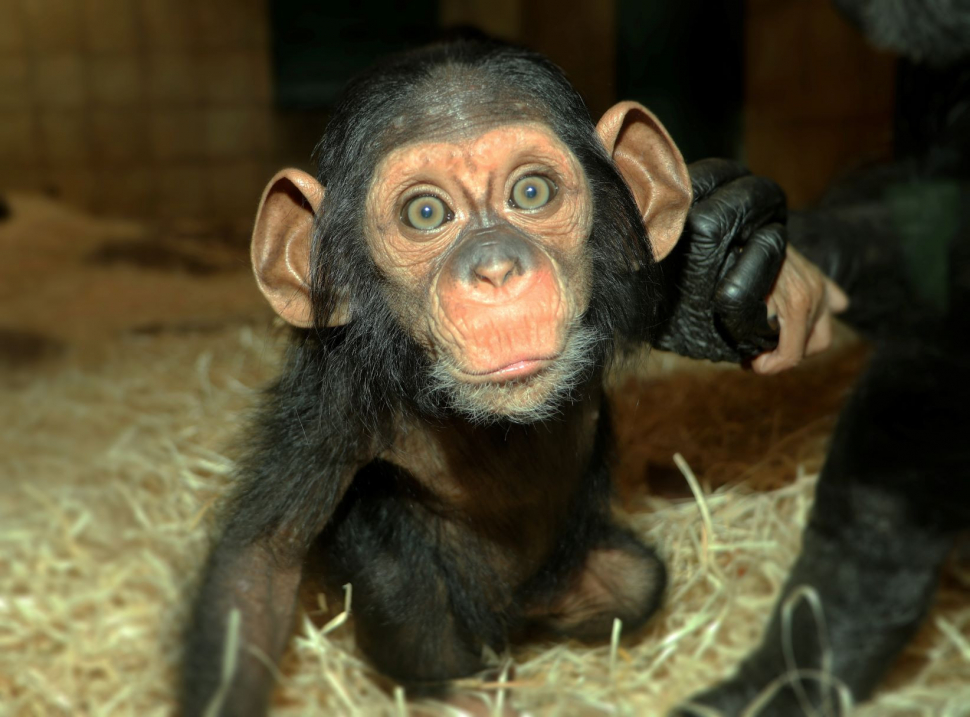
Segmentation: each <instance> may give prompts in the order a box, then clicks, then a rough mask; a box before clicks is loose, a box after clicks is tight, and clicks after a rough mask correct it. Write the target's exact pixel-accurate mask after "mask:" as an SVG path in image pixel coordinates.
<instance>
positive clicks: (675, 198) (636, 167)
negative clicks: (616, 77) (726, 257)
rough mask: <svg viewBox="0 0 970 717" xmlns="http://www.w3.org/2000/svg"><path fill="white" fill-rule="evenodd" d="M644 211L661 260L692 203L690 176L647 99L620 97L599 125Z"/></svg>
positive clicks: (680, 227)
mask: <svg viewBox="0 0 970 717" xmlns="http://www.w3.org/2000/svg"><path fill="white" fill-rule="evenodd" d="M596 132H597V133H598V134H599V136H600V139H601V140H602V141H603V144H604V145H605V146H606V151H607V152H609V153H610V154H611V155H612V157H613V161H614V162H616V166H617V168H618V169H619V170H620V174H621V175H623V179H624V180H626V183H627V186H629V187H630V191H631V192H632V193H633V198H634V199H635V200H636V202H637V206H638V207H639V208H640V213H641V214H642V215H643V223H644V225H645V226H646V227H647V233H648V234H649V236H650V243H651V244H652V245H653V255H654V258H655V259H657V260H658V261H659V260H660V259H663V258H664V257H665V256H667V254H669V253H670V250H671V249H673V248H674V245H675V244H676V243H677V240H678V239H679V238H680V235H681V232H683V230H684V221H685V220H686V219H687V211H688V210H689V209H690V204H691V188H690V175H689V174H688V173H687V165H686V164H684V158H683V157H682V156H681V154H680V150H679V149H677V145H675V144H674V141H673V140H672V139H671V138H670V135H669V134H667V130H665V129H664V126H663V125H662V124H660V120H658V119H657V118H656V117H654V115H653V113H652V112H651V111H650V110H648V109H647V108H646V107H644V106H643V105H641V104H638V103H636V102H620V103H619V104H616V105H613V106H612V107H611V108H610V109H608V110H607V111H606V114H604V115H603V118H602V119H601V120H600V121H599V124H597V125H596Z"/></svg>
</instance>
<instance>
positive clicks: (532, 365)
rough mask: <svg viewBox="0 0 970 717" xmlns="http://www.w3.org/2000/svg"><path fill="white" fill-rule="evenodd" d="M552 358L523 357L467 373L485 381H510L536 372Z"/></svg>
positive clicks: (550, 361)
mask: <svg viewBox="0 0 970 717" xmlns="http://www.w3.org/2000/svg"><path fill="white" fill-rule="evenodd" d="M553 358H555V357H550V358H529V359H523V360H521V361H514V362H513V363H510V364H507V365H505V366H502V367H500V368H497V369H492V370H491V371H474V372H472V371H469V372H467V373H469V374H470V375H472V376H474V377H475V378H478V379H481V380H485V381H511V380H512V379H515V378H520V377H522V376H529V375H531V374H533V373H537V372H538V371H540V370H542V369H544V368H545V367H546V366H548V365H549V364H550V363H552V359H553Z"/></svg>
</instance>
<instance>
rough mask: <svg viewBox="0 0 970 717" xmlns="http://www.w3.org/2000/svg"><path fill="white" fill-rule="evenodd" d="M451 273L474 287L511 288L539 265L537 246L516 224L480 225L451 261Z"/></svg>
mask: <svg viewBox="0 0 970 717" xmlns="http://www.w3.org/2000/svg"><path fill="white" fill-rule="evenodd" d="M448 263H449V264H450V266H449V267H448V273H449V274H450V275H451V277H452V279H453V280H455V281H457V282H458V283H461V284H465V285H466V286H469V287H470V288H474V287H480V288H482V289H484V288H486V287H489V288H493V289H501V288H508V287H510V285H511V284H512V283H514V281H515V279H516V278H518V277H522V276H525V275H526V274H528V273H529V272H531V271H532V269H533V268H534V266H535V249H533V247H532V245H531V244H530V243H529V241H528V240H526V239H525V238H523V237H521V236H519V235H518V232H516V231H515V230H514V229H512V228H504V227H501V228H493V227H490V228H488V229H480V230H478V231H476V232H475V233H474V234H473V235H472V236H469V237H467V238H466V240H465V242H464V243H463V245H462V246H461V247H460V248H459V249H458V251H457V252H456V253H455V254H454V255H453V256H452V257H451V259H450V260H449V262H448Z"/></svg>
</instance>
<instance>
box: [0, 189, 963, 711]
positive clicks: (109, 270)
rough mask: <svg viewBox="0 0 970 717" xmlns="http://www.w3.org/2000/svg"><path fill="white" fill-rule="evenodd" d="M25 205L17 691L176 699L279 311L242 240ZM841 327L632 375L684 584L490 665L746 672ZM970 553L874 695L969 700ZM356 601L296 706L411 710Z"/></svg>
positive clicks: (558, 700)
mask: <svg viewBox="0 0 970 717" xmlns="http://www.w3.org/2000/svg"><path fill="white" fill-rule="evenodd" d="M12 204H13V209H14V213H15V220H14V222H13V223H8V224H6V225H2V226H0V251H2V252H3V253H4V256H5V257H8V260H7V261H5V263H4V264H5V265H4V267H3V268H2V269H0V292H2V294H0V299H2V301H0V427H2V430H0V714H3V715H11V716H13V715H17V716H20V715H58V714H63V715H102V714H104V715H129V714H130V715H139V716H140V715H167V714H171V713H172V712H173V709H174V702H173V684H174V679H175V674H176V667H177V662H178V656H179V645H178V631H179V628H180V624H181V621H182V619H183V617H184V610H185V597H186V592H187V590H189V588H190V586H191V583H192V579H193V575H194V573H195V570H196V568H197V566H198V564H199V562H200V560H201V558H202V555H203V553H204V549H205V544H206V535H207V530H208V528H209V521H208V517H209V515H210V514H211V511H210V509H211V507H212V506H213V504H214V501H215V500H216V499H217V497H218V495H219V494H220V491H221V489H222V488H223V486H224V484H225V481H226V479H227V476H228V474H229V472H230V470H231V466H232V460H231V455H232V453H231V446H232V440H233V436H234V434H235V433H236V431H237V427H238V426H239V424H240V423H241V421H243V420H244V417H245V414H246V410H247V407H248V406H250V405H251V403H252V400H253V397H254V394H255V391H256V390H257V389H258V387H259V386H260V385H261V383H262V382H264V381H265V380H266V379H267V378H268V377H270V376H271V375H272V373H273V367H274V365H275V362H276V360H277V357H278V350H279V346H280V336H281V333H280V331H279V330H278V329H275V328H273V327H272V326H271V323H270V321H269V319H268V318H267V314H266V311H265V309H264V308H263V307H262V304H261V302H260V299H259V297H258V295H256V293H255V291H254V290H253V288H252V282H251V279H250V278H249V276H248V275H247V272H246V271H244V270H243V268H244V257H243V255H242V252H241V251H239V249H238V247H237V248H234V246H235V245H234V244H233V242H231V241H228V240H227V241H225V242H222V243H220V242H218V241H215V240H214V239H213V236H212V233H211V232H209V234H208V235H207V239H206V241H205V242H199V241H194V240H189V239H186V238H185V237H184V236H183V237H182V238H181V239H180V238H179V237H178V236H175V237H174V238H172V237H160V236H157V235H152V234H148V233H146V230H145V229H144V228H142V227H138V226H135V225H127V224H119V223H111V222H104V221H97V220H93V219H90V218H88V217H82V216H78V215H75V214H72V213H70V212H67V211H66V210H63V209H62V208H60V207H57V206H54V205H50V204H49V203H45V202H42V201H40V200H37V199H34V198H23V197H21V198H18V197H15V198H14V201H13V202H12ZM199 231H201V230H199ZM207 231H208V230H207ZM202 233H205V232H202ZM147 243H153V244H154V245H157V246H161V247H163V251H161V253H159V252H157V251H155V250H154V249H152V250H146V249H145V245H146V244H147ZM105 246H110V247H113V249H111V250H110V251H106V250H105ZM200 246H203V247H205V248H204V249H199V247H200ZM146 252H147V254H146ZM106 255H107V257H108V259H105V256H106ZM146 256H147V257H148V259H147V260H146V259H145V257H146ZM118 257H120V258H118ZM159 257H161V258H159ZM186 257H188V258H186ZM190 259H191V261H190ZM193 261H194V262H195V263H194V264H193V263H192V262H193ZM200 266H202V267H209V268H208V269H205V270H201V271H199V270H198V268H199V267H200ZM193 267H195V268H194V269H193ZM210 269H211V270H210ZM842 343H843V346H842V347H841V348H839V349H838V350H836V351H834V352H832V354H831V355H830V356H829V357H827V358H825V359H823V360H819V361H812V362H809V363H808V364H807V365H805V366H804V367H802V368H800V369H799V370H797V371H795V372H792V373H790V374H788V375H785V376H779V377H774V378H761V377H755V376H751V375H749V374H745V373H743V372H741V371H738V370H735V369H718V368H712V367H707V366H703V365H698V364H691V363H688V362H684V361H681V360H676V359H673V358H672V357H666V356H660V355H654V356H652V357H651V358H650V359H649V361H646V362H645V365H641V366H639V367H638V368H637V370H635V371H629V372H627V373H625V374H618V375H616V376H614V379H613V383H614V387H615V388H616V389H617V390H614V391H613V394H614V403H615V405H616V411H617V420H616V423H617V426H618V430H619V455H618V463H617V482H618V491H617V493H618V499H617V502H618V505H619V507H620V509H621V510H622V511H623V512H624V513H625V514H626V516H627V519H628V520H629V522H630V524H631V525H632V526H634V528H635V529H636V530H637V531H638V532H639V533H641V534H642V535H643V536H644V537H645V538H646V539H647V540H649V541H650V542H651V543H653V544H654V545H656V546H658V548H659V550H660V551H661V553H662V554H663V555H664V556H665V558H666V560H667V562H668V565H669V568H670V574H671V584H670V588H669V592H668V597H667V602H666V606H665V607H664V608H663V610H662V611H661V612H660V613H659V614H658V616H657V617H656V618H655V619H654V620H653V621H652V622H651V623H650V625H649V626H648V627H647V628H646V629H645V630H642V631H641V632H639V633H637V634H635V635H623V634H622V631H621V633H620V634H618V635H617V636H615V637H616V639H614V640H613V641H611V642H607V643H604V644H602V645H594V646H581V645H578V644H575V643H570V642H545V643H540V644H529V645H522V646H518V647H516V648H515V649H514V650H513V652H512V658H513V660H514V665H515V670H514V676H513V677H511V678H510V679H511V680H512V682H511V683H510V684H506V685H476V684H471V685H470V687H477V688H481V694H482V695H483V696H484V697H483V699H489V700H492V701H499V702H501V701H505V702H506V703H507V702H508V701H511V703H512V704H514V706H515V707H516V708H518V709H519V710H522V711H527V712H530V713H534V714H540V715H552V714H562V715H579V714H589V715H593V714H621V715H622V714H629V715H651V714H657V715H659V714H662V713H663V711H664V709H665V708H666V707H668V706H670V705H671V704H673V703H674V702H676V701H677V700H679V699H682V698H684V697H686V696H687V695H688V694H690V693H691V692H692V691H694V690H696V689H698V688H700V687H702V686H704V685H705V684H708V683H710V682H711V681H713V680H715V679H717V678H718V677H719V676H722V675H724V674H725V673H726V672H727V671H729V670H730V668H731V666H732V665H733V664H735V663H736V661H737V660H738V659H739V658H740V657H741V656H742V655H743V654H744V652H745V651H746V650H747V649H748V648H750V646H751V645H752V644H753V643H754V642H755V641H756V640H757V638H758V635H759V633H760V630H761V628H762V626H763V621H764V619H765V618H766V616H767V614H768V612H769V610H770V607H771V605H772V601H773V595H774V594H775V593H776V591H777V589H778V588H779V586H780V584H781V583H782V581H783V580H784V577H785V574H786V571H787V568H788V566H789V565H790V564H791V562H792V560H793V559H794V557H795V555H796V553H797V550H798V544H799V539H800V538H799V535H800V531H801V528H802V526H803V524H804V518H805V513H806V510H807V509H808V507H809V505H810V503H811V496H812V491H813V487H814V483H815V479H816V476H815V474H816V472H817V470H818V468H819V466H820V463H821V460H822V458H823V455H824V445H825V440H826V437H827V435H828V434H829V432H830V431H831V428H832V424H833V417H834V415H835V413H836V412H837V409H838V405H839V404H840V402H841V400H842V398H843V396H844V393H845V391H846V389H847V387H848V386H849V385H850V383H851V380H852V377H853V376H854V375H855V374H856V373H857V371H858V370H859V368H860V367H861V365H862V364H863V362H864V360H865V351H864V349H862V348H861V347H859V346H858V345H857V344H855V343H854V342H853V341H851V340H845V341H843V342H842ZM675 453H678V454H681V456H682V458H681V459H679V460H678V462H676V463H675V461H674V458H673V455H674V454H675ZM678 464H679V465H678ZM687 476H689V479H688V477H687ZM966 565H967V560H966V558H965V557H964V559H963V560H960V558H959V556H956V557H954V559H953V560H952V561H951V563H950V565H949V566H948V568H947V571H946V575H945V577H944V582H943V588H942V590H941V593H940V596H939V599H938V604H937V607H936V609H935V610H934V611H933V613H932V614H931V616H930V618H929V620H928V621H927V624H926V627H925V628H924V629H923V630H922V632H921V634H920V636H919V638H918V639H917V641H916V642H915V643H914V644H913V646H912V647H911V648H910V649H909V650H907V652H906V654H905V655H904V657H903V658H902V659H901V660H900V661H899V664H898V665H897V667H896V668H895V669H894V672H893V674H892V675H891V677H890V679H889V682H888V684H887V686H886V687H885V688H884V689H883V690H881V691H880V693H879V694H878V696H877V698H876V700H875V701H874V702H872V703H870V704H869V705H866V706H864V707H862V708H860V709H859V711H858V714H860V715H947V716H948V717H956V716H957V715H970V599H968V598H970V572H968V571H967V569H966ZM344 607H345V606H344V605H339V604H338V605H329V606H327V605H324V604H322V602H321V600H320V599H319V598H318V597H317V596H315V595H312V594H309V595H306V599H305V601H304V608H305V609H304V612H303V614H302V615H301V618H300V622H299V625H298V627H297V635H296V637H295V639H294V640H293V642H292V646H291V649H290V651H289V652H288V654H287V656H286V659H285V660H284V663H283V665H282V666H281V675H280V680H281V683H282V684H281V689H280V690H278V693H277V696H276V698H275V702H274V708H275V712H274V713H275V714H279V715H302V714H318V713H324V712H325V713H326V714H348V715H350V714H364V715H381V714H388V715H395V714H401V713H402V712H401V711H402V710H403V709H404V707H403V705H404V702H403V700H402V695H401V694H400V693H399V692H396V691H395V690H394V688H393V686H388V685H386V684H384V683H382V682H381V680H380V679H379V678H377V677H376V676H375V675H374V674H373V673H372V672H371V671H370V670H369V669H368V667H367V665H366V664H365V663H364V662H363V661H362V660H361V658H360V656H359V655H358V654H357V653H356V652H355V650H354V643H353V635H352V626H351V624H350V620H352V617H351V618H350V620H348V618H347V615H346V614H345V611H344ZM351 612H352V595H351ZM426 709H427V710H428V711H430V712H432V713H434V712H436V711H441V709H442V708H440V707H437V706H435V705H427V706H426Z"/></svg>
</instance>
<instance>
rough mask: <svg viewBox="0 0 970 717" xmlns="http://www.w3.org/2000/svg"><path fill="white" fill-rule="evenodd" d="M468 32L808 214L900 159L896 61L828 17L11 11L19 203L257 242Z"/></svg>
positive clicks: (272, 1) (156, 3)
mask: <svg viewBox="0 0 970 717" xmlns="http://www.w3.org/2000/svg"><path fill="white" fill-rule="evenodd" d="M455 27H463V28H477V29H480V30H482V31H484V32H486V33H489V34H492V35H495V36H498V37H501V38H504V39H507V40H512V41H515V42H519V43H522V44H525V45H527V46H530V47H532V48H534V49H536V50H539V51H540V52H543V53H545V54H547V55H548V56H550V57H551V58H552V59H553V60H554V61H556V62H557V63H559V64H560V65H561V66H562V67H563V68H564V69H565V70H566V71H567V73H568V74H569V76H570V77H571V79H572V80H573V82H574V83H575V84H576V86H577V87H578V88H579V89H580V91H581V92H582V93H583V94H584V96H585V97H586V99H587V101H588V104H589V105H590V108H591V111H592V112H593V113H594V116H596V115H598V114H599V113H600V112H602V111H603V110H604V109H605V108H606V107H608V106H609V105H610V104H611V103H612V102H614V101H615V100H616V99H620V98H622V99H626V98H630V99H638V100H640V101H643V102H644V103H646V104H647V105H648V106H650V107H651V108H653V109H654V110H655V111H656V112H657V113H658V114H659V115H660V117H661V119H662V120H663V121H664V122H665V123H666V124H667V125H668V127H669V128H670V129H671V131H672V133H673V135H674V137H675V139H676V140H677V141H678V143H679V144H680V145H681V147H682V149H683V151H684V154H685V156H686V157H687V159H688V161H691V160H694V159H699V158H701V157H704V156H710V155H726V156H735V157H739V158H742V159H745V160H746V161H747V162H748V163H749V164H750V165H751V166H752V168H753V169H754V170H755V171H758V172H762V173H766V174H768V175H770V176H772V177H775V178H776V179H778V180H779V181H781V183H782V184H783V186H784V187H785V188H786V190H787V191H788V192H789V196H790V199H791V201H792V203H793V204H795V205H803V204H805V203H807V202H810V201H812V200H813V199H814V198H816V197H817V196H818V194H819V193H820V192H821V190H822V188H823V187H824V186H825V184H826V183H827V182H828V181H830V180H831V179H832V177H834V176H836V175H837V174H838V173H840V172H842V171H844V170H846V169H847V168H849V167H851V166H853V165H854V164H856V163H858V162H860V161H864V160H865V159H866V158H870V157H874V156H877V155H879V154H883V153H885V152H886V151H887V149H888V147H889V144H890V140H891V120H892V101H893V60H892V58H891V57H889V56H886V55H880V54H878V53H876V52H874V51H873V50H871V49H869V48H868V47H866V46H865V44H864V42H863V40H862V39H861V38H860V37H859V36H858V35H857V34H856V33H855V32H854V30H853V29H852V28H851V27H850V26H849V25H848V24H847V23H846V22H844V21H843V20H842V19H841V18H840V17H839V16H838V15H837V14H836V13H835V11H834V10H833V9H832V8H831V7H830V3H829V2H828V0H747V1H746V2H745V1H744V0H681V1H680V2H677V3H673V2H667V1H666V0H656V1H653V2H651V1H647V0H602V1H600V2H580V1H578V0H529V1H526V0H420V1H419V2H413V3H406V4H405V3H396V2H392V1H391V0H360V1H358V2H354V3H331V2H307V1H305V0H0V191H6V190H27V191H33V192H42V193H46V194H48V195H51V196H55V197H59V198H61V199H63V200H64V201H65V202H67V203H70V204H72V205H75V206H78V207H81V208H84V209H87V210H89V211H91V212H94V213H98V214H104V215H118V216H126V217H135V218H144V219H150V220H154V221H157V222H161V223H162V224H165V223H167V222H172V221H177V220H181V219H203V220H214V221H236V222H238V223H239V225H240V226H243V225H244V224H245V223H247V222H248V221H249V219H250V218H251V216H252V214H253V212H254V210H255V206H256V202H257V199H258V196H259V192H260V189H261V187H262V185H263V183H264V182H265V180H266V179H268V177H269V176H270V175H271V174H272V172H273V171H274V170H275V169H276V168H278V166H282V165H284V164H297V165H301V166H304V167H307V166H309V155H310V151H311V150H312V147H313V144H314V143H315V141H316V139H317V138H318V137H319V135H320V133H321V132H322V130H323V127H324V124H325V121H326V116H327V108H328V105H329V103H331V102H332V100H333V96H334V94H335V92H336V90H337V89H338V88H339V86H340V85H341V84H342V83H343V82H344V81H345V79H346V78H347V77H348V76H349V75H350V74H351V73H353V72H354V71H355V70H357V69H359V68H360V67H362V66H364V65H366V64H367V63H369V62H370V61H371V60H373V59H374V58H375V57H378V56H380V55H382V54H385V53H386V52H388V51H393V50H398V49H402V48H405V47H408V46H412V45H417V44H421V43H424V42H427V41H429V40H432V39H434V38H435V37H438V36H440V34H441V33H442V31H443V30H445V29H447V28H455Z"/></svg>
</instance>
